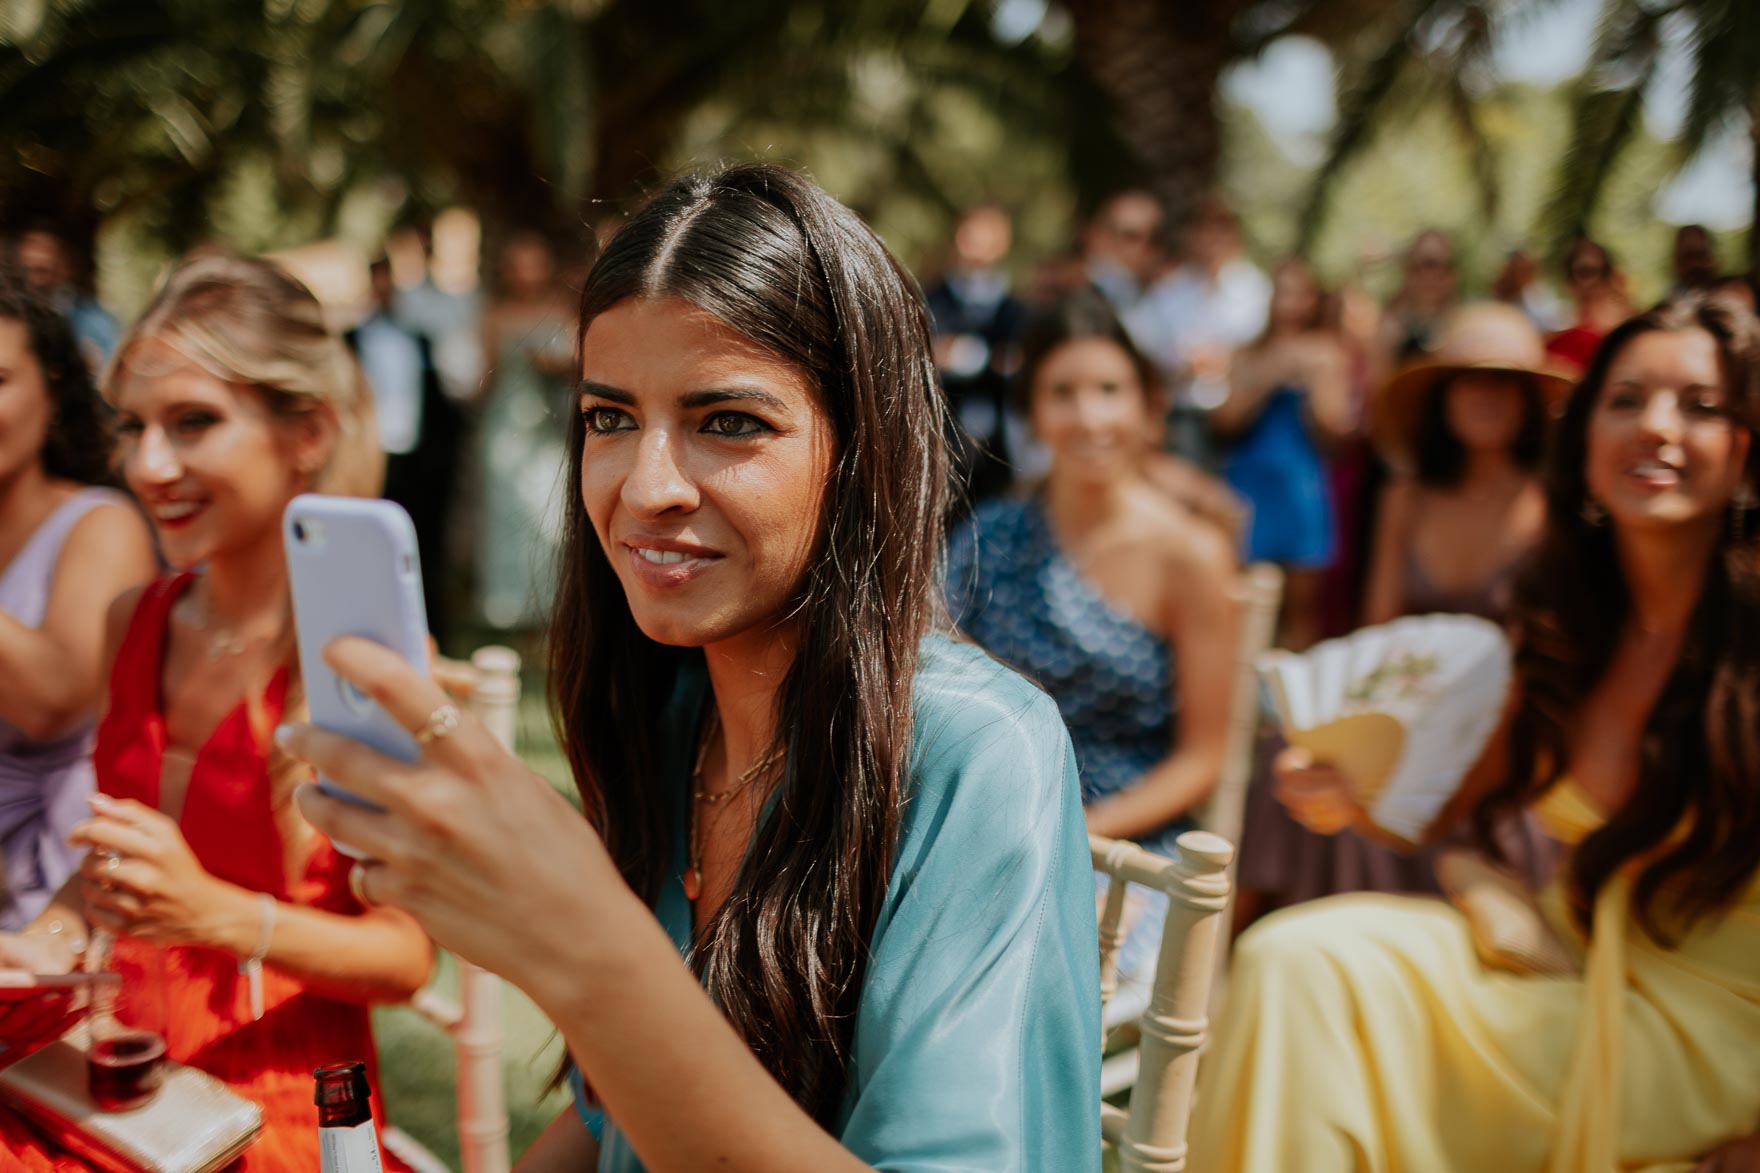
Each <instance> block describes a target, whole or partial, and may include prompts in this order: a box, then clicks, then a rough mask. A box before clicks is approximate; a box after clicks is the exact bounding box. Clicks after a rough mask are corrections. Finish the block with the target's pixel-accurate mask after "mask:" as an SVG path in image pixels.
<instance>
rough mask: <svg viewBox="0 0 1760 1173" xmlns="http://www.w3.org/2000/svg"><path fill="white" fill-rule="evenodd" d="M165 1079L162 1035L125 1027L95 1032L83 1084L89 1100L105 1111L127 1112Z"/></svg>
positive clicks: (156, 1089)
mask: <svg viewBox="0 0 1760 1173" xmlns="http://www.w3.org/2000/svg"><path fill="white" fill-rule="evenodd" d="M164 1081H165V1039H164V1037H163V1036H161V1035H157V1034H154V1033H153V1032H152V1031H146V1030H134V1029H131V1028H128V1027H120V1028H119V1029H117V1030H115V1031H113V1032H110V1033H107V1034H104V1035H101V1036H99V1035H95V1036H94V1037H93V1039H92V1045H91V1049H90V1050H89V1051H88V1052H86V1084H87V1087H88V1089H89V1090H90V1091H91V1094H92V1102H93V1103H95V1104H97V1105H98V1107H100V1108H102V1109H103V1110H104V1111H106V1112H126V1111H128V1110H129V1109H131V1108H138V1107H140V1106H141V1105H142V1104H144V1103H146V1102H147V1101H148V1100H150V1099H152V1098H153V1095H154V1093H156V1092H157V1091H158V1090H159V1085H160V1084H161V1083H163V1082H164Z"/></svg>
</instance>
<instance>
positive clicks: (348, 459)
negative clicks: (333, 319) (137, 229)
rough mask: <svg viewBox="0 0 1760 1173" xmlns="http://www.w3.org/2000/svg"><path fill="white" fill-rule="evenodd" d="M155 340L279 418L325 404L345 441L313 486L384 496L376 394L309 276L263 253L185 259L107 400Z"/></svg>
mask: <svg viewBox="0 0 1760 1173" xmlns="http://www.w3.org/2000/svg"><path fill="white" fill-rule="evenodd" d="M147 338H156V339H158V340H160V341H162V342H164V343H166V344H167V345H169V346H170V347H172V349H174V350H176V351H177V352H178V353H179V354H181V355H183V356H184V357H185V358H187V359H189V360H190V361H191V362H194V363H196V364H197V365H198V366H200V367H201V368H202V369H203V370H205V371H207V372H208V373H209V374H211V375H213V376H214V377H215V378H217V379H223V380H225V381H226V382H228V383H236V384H242V385H245V386H248V387H250V388H252V389H253V390H254V391H256V392H257V393H258V394H259V395H261V396H262V397H263V399H264V401H265V402H266V403H267V404H268V406H269V410H270V411H271V412H272V413H273V414H274V415H275V416H277V417H278V418H281V419H292V418H295V417H297V416H300V415H304V414H307V413H309V412H312V411H316V410H319V409H321V408H324V407H328V408H330V409H331V410H332V411H333V412H334V413H335V417H336V422H337V435H336V443H335V445H334V447H333V448H332V449H331V452H330V457H329V459H328V460H327V461H326V462H325V463H324V466H323V467H322V468H320V469H318V470H317V472H316V475H315V476H314V478H313V482H312V486H311V487H312V489H313V490H314V491H315V492H320V493H336V494H340V495H342V496H347V497H376V496H378V495H379V490H380V488H381V486H382V485H383V483H384V479H385V456H384V453H382V452H381V451H380V449H379V435H378V427H377V425H376V423H375V419H374V413H373V393H372V390H371V388H370V387H369V386H368V384H367V379H366V376H365V375H364V374H363V373H362V371H361V367H360V363H358V362H357V361H356V360H355V357H354V355H352V354H351V353H349V350H348V347H347V346H345V345H344V344H343V342H342V339H340V338H338V337H337V336H336V335H335V334H332V333H331V332H330V330H329V328H328V327H327V326H326V325H325V323H324V311H323V307H322V306H321V305H320V304H319V302H318V299H317V298H316V297H314V296H313V295H312V291H311V290H310V289H307V288H306V286H305V285H304V284H303V283H302V282H300V280H299V279H298V278H296V277H294V276H293V275H292V274H290V273H289V272H287V270H285V269H283V268H282V267H281V266H280V265H277V264H276V263H275V262H273V261H270V260H265V259H263V258H262V257H240V256H230V255H206V256H201V257H197V258H195V259H193V260H188V261H185V262H184V263H183V264H181V265H179V266H178V267H177V268H176V269H174V270H172V272H171V275H170V276H169V277H168V278H166V281H165V284H164V285H163V286H161V287H160V289H159V292H158V293H157V295H155V296H154V298H153V301H152V304H151V305H149V306H148V307H147V310H146V313H144V314H142V315H141V317H140V320H139V321H137V322H136V323H135V324H134V326H133V327H132V328H131V329H130V330H129V332H128V335H127V337H125V338H124V339H123V341H122V344H121V345H120V346H118V347H117V348H116V356H115V357H114V358H113V359H112V360H111V362H110V367H109V370H107V371H106V372H105V375H104V391H105V395H106V397H109V398H114V396H115V388H116V385H117V381H118V378H119V376H120V374H121V372H122V370H123V368H124V367H126V366H128V365H129V357H128V356H129V352H130V351H131V350H132V349H133V348H134V346H135V344H136V343H138V342H140V341H142V340H144V339H147Z"/></svg>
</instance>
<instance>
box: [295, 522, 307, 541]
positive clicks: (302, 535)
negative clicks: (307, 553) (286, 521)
mask: <svg viewBox="0 0 1760 1173" xmlns="http://www.w3.org/2000/svg"><path fill="white" fill-rule="evenodd" d="M293 540H294V541H296V542H300V543H302V544H303V543H304V542H305V540H306V523H305V522H303V521H296V522H294V523H293Z"/></svg>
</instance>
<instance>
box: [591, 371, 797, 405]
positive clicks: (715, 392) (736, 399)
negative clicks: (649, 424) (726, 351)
mask: <svg viewBox="0 0 1760 1173" xmlns="http://www.w3.org/2000/svg"><path fill="white" fill-rule="evenodd" d="M575 389H576V390H577V391H578V392H580V394H582V395H591V396H593V397H594V398H595V399H606V400H610V401H611V402H612V403H621V404H625V405H633V404H634V403H635V401H636V397H635V393H634V392H632V391H625V390H624V389H623V388H622V387H613V386H611V385H610V384H609V383H598V382H594V381H593V380H592V379H582V380H581V381H580V382H579V383H578V384H576V386H575ZM678 403H679V406H680V407H683V408H685V409H687V410H692V409H695V408H700V407H713V406H714V405H715V404H717V403H757V404H761V405H763V406H764V407H767V408H769V409H770V410H771V411H778V412H786V411H787V410H788V404H787V403H786V402H784V401H783V400H782V399H780V398H778V397H777V396H775V395H772V394H770V392H768V391H762V390H759V389H758V388H756V387H709V388H705V389H703V390H701V391H686V392H685V393H684V394H683V395H680V396H679V397H678Z"/></svg>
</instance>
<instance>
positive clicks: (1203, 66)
mask: <svg viewBox="0 0 1760 1173" xmlns="http://www.w3.org/2000/svg"><path fill="white" fill-rule="evenodd" d="M1235 7H1236V5H1235V3H1233V2H1230V0H1214V2H1209V3H1199V4H1178V3H1175V4H1169V3H1161V2H1158V0H1072V2H1071V3H1070V4H1069V12H1070V15H1071V17H1072V18H1073V19H1074V21H1075V34H1076V53H1077V57H1078V59H1079V60H1080V61H1081V63H1082V65H1083V67H1084V68H1085V69H1086V71H1087V72H1088V75H1089V76H1090V77H1091V78H1092V79H1093V82H1094V85H1095V87H1096V88H1097V89H1099V91H1100V92H1101V93H1102V94H1104V95H1105V96H1106V99H1107V101H1108V103H1109V104H1110V106H1111V110H1112V120H1113V122H1114V124H1115V128H1116V130H1117V132H1118V135H1119V137H1120V138H1121V139H1122V140H1123V142H1124V143H1125V144H1126V146H1128V147H1129V148H1130V150H1131V152H1132V154H1133V155H1134V156H1135V157H1136V162H1137V164H1138V166H1139V167H1140V168H1141V171H1142V175H1143V180H1144V182H1145V183H1146V184H1147V185H1148V186H1149V188H1150V189H1151V190H1153V191H1154V192H1155V193H1156V194H1157V195H1158V196H1160V197H1161V199H1162V201H1163V203H1164V204H1165V205H1166V207H1167V214H1168V222H1169V224H1170V225H1172V226H1175V227H1177V226H1178V225H1181V224H1183V223H1184V222H1185V220H1186V218H1187V217H1188V215H1189V214H1190V212H1191V210H1192V209H1193V207H1194V206H1195V205H1196V203H1197V201H1198V200H1199V199H1200V198H1201V197H1202V196H1203V195H1204V194H1205V192H1207V191H1208V190H1209V189H1210V188H1212V187H1214V186H1215V185H1216V180H1217V173H1218V170H1219V168H1220V165H1221V161H1222V133H1221V126H1220V124H1219V120H1218V116H1217V83H1218V82H1219V81H1220V79H1221V77H1222V71H1223V69H1224V68H1226V67H1227V66H1228V64H1229V63H1230V61H1231V60H1232V59H1233V57H1234V51H1235V46H1234V42H1233V39H1232V36H1231V34H1230V29H1231V26H1232V23H1233V20H1232V18H1233V15H1234V9H1235Z"/></svg>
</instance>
